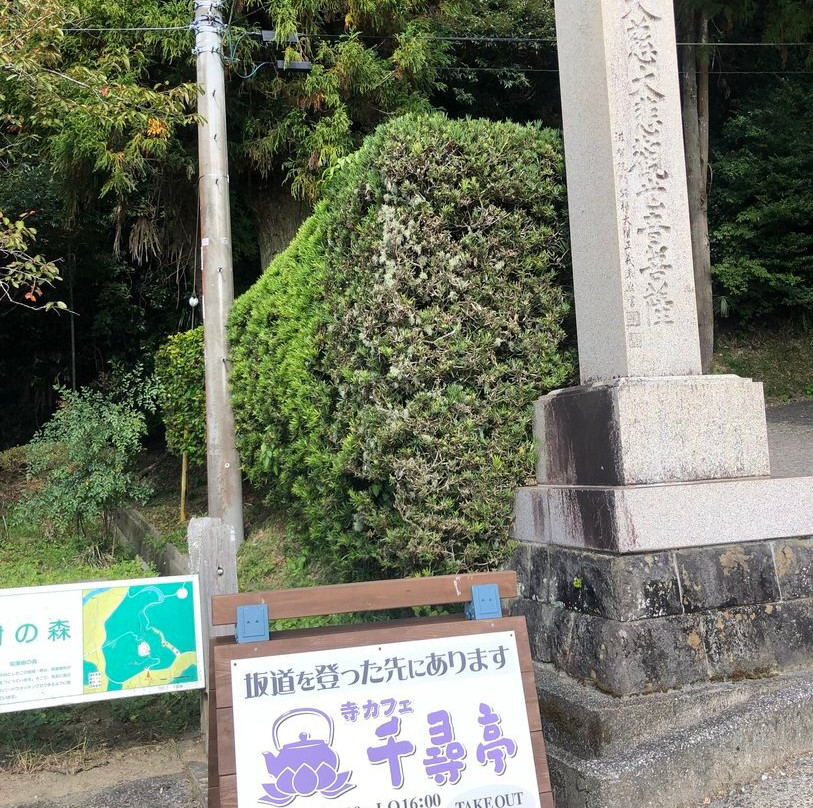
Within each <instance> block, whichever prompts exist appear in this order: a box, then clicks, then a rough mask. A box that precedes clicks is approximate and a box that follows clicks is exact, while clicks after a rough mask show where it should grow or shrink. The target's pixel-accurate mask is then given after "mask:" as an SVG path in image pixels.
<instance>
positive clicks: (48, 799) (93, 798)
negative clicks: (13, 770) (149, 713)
mask: <svg viewBox="0 0 813 808" xmlns="http://www.w3.org/2000/svg"><path fill="white" fill-rule="evenodd" d="M205 760H206V755H205V752H204V750H203V744H202V743H201V741H200V740H199V739H192V740H185V741H180V742H174V741H171V742H166V743H160V744H154V745H149V746H136V747H129V748H122V749H119V750H109V751H108V752H106V753H105V755H104V757H101V756H99V757H98V759H93V760H91V761H89V763H88V764H86V765H87V768H84V769H83V770H82V771H79V772H76V773H69V772H62V771H37V772H30V773H23V774H12V775H9V774H4V775H2V779H0V808H35V806H36V808H198V806H199V801H198V792H197V790H196V789H195V787H194V785H193V780H192V778H191V777H190V775H189V767H190V766H192V767H193V768H194V767H195V764H198V766H197V768H200V767H203V771H205ZM57 767H58V764H57V765H55V766H54V768H57Z"/></svg>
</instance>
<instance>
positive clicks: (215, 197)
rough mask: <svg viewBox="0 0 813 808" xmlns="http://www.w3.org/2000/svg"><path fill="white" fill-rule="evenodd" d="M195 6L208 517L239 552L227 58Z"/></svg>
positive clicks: (210, 14) (206, 3) (208, 5)
mask: <svg viewBox="0 0 813 808" xmlns="http://www.w3.org/2000/svg"><path fill="white" fill-rule="evenodd" d="M194 8H195V21H194V23H193V26H192V27H193V29H194V31H195V34H196V36H195V54H196V57H197V79H198V85H199V86H200V92H199V94H198V114H199V115H200V117H201V123H200V124H199V126H198V159H199V174H198V182H199V197H200V245H201V246H200V255H201V273H202V293H203V305H202V315H203V334H204V337H203V339H204V355H205V366H206V373H205V377H206V458H207V460H206V470H207V483H208V498H209V516H210V517H212V518H215V519H221V520H222V522H223V524H226V525H229V526H231V527H233V528H234V537H235V550H236V549H238V548H239V547H240V545H241V544H242V542H243V490H242V480H241V476H240V458H239V456H238V454H237V449H236V448H235V441H234V414H233V413H232V409H231V401H230V399H229V387H228V345H227V342H226V321H227V319H228V315H229V309H231V305H232V302H233V301H234V283H233V280H232V254H231V218H230V214H229V155H228V144H227V141H226V85H225V79H224V74H223V61H222V50H223V32H224V29H225V25H224V23H223V17H222V14H221V10H222V4H221V3H220V2H218V0H196V2H195V4H194Z"/></svg>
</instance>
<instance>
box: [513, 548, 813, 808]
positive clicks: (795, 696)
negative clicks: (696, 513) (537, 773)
mask: <svg viewBox="0 0 813 808" xmlns="http://www.w3.org/2000/svg"><path fill="white" fill-rule="evenodd" d="M511 566H512V567H514V568H515V569H516V570H517V573H518V581H519V597H518V598H517V599H516V600H514V601H513V602H512V603H511V613H512V614H523V615H525V617H526V619H527V622H528V629H529V632H528V633H529V636H530V639H531V650H532V652H533V656H534V659H535V660H536V661H537V663H538V664H537V670H536V675H537V692H538V694H539V704H540V709H541V713H542V720H543V729H544V732H545V742H546V746H547V751H548V762H549V764H550V769H551V777H552V781H553V784H554V795H555V799H556V806H557V808H632V806H635V808H690V807H691V808H696V806H697V805H701V804H702V803H703V799H704V798H705V797H706V796H712V795H714V794H716V793H717V792H718V791H719V790H720V789H729V788H732V787H734V786H736V785H739V784H741V783H743V782H747V781H749V780H751V779H753V778H754V777H755V776H756V775H758V774H759V773H760V772H762V771H766V770H767V769H770V768H771V767H773V766H775V765H777V764H778V763H779V762H781V761H782V760H783V759H784V758H786V757H789V756H794V755H800V754H802V753H804V752H807V751H809V749H810V739H811V738H813V617H811V615H813V537H810V536H808V537H803V538H795V539H781V540H776V541H761V542H752V543H748V544H728V545H715V546H708V547H695V548H686V549H681V550H674V551H668V552H657V553H639V554H634V555H616V554H610V553H602V552H596V551H591V550H579V549H574V548H568V547H559V546H555V545H541V544H529V543H524V542H523V543H521V544H520V546H519V547H518V549H517V551H516V553H515V554H514V556H513V559H512V562H511Z"/></svg>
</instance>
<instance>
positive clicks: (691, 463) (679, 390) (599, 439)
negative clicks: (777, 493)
mask: <svg viewBox="0 0 813 808" xmlns="http://www.w3.org/2000/svg"><path fill="white" fill-rule="evenodd" d="M534 437H535V440H536V443H537V446H538V452H539V465H538V467H537V481H538V482H539V483H540V484H547V485H580V486H585V485H590V486H593V485H600V486H618V485H643V484H651V483H664V482H680V481H687V480H716V479H729V478H737V477H760V476H767V475H768V474H770V464H769V460H768V436H767V427H766V423H765V404H764V396H763V392H762V384H760V383H755V382H752V381H751V380H750V379H741V378H740V377H739V376H661V377H652V378H624V379H618V380H616V381H613V382H609V383H605V384H595V385H586V386H583V387H572V388H568V389H565V390H557V391H555V392H553V393H551V394H550V395H547V396H543V397H542V398H540V399H539V400H538V401H537V402H536V405H535V410H534Z"/></svg>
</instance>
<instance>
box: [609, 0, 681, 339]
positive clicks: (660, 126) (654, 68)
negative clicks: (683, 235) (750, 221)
mask: <svg viewBox="0 0 813 808" xmlns="http://www.w3.org/2000/svg"><path fill="white" fill-rule="evenodd" d="M622 7H623V11H622V14H623V30H624V35H625V38H626V39H625V44H626V50H627V57H626V69H627V75H626V77H625V84H626V92H627V94H628V99H629V104H628V106H627V110H626V112H627V115H625V116H624V117H625V121H624V123H625V127H624V131H616V133H615V151H616V161H617V166H618V169H619V171H620V174H621V176H620V177H619V180H620V184H619V186H620V187H619V196H620V199H619V205H620V213H621V227H622V233H621V237H622V242H623V256H624V287H623V289H624V309H625V317H624V322H625V327H626V330H627V334H628V342H629V345H630V346H631V347H641V345H642V340H643V335H644V331H645V330H646V329H651V328H663V327H669V326H671V325H672V324H674V306H675V302H674V299H673V289H672V287H673V286H674V280H673V275H674V273H673V270H674V264H673V255H672V251H673V246H672V238H671V233H672V224H671V215H670V207H669V198H670V183H671V182H672V181H673V179H672V172H671V171H670V169H669V155H667V154H666V150H665V148H664V128H665V124H664V120H665V117H664V105H665V102H666V95H665V93H664V91H663V84H664V82H663V80H662V76H661V70H660V67H659V63H658V57H659V49H658V45H657V39H658V38H657V36H656V35H657V33H658V31H657V28H658V26H659V24H660V23H661V17H660V16H659V15H658V14H657V13H656V9H657V3H656V2H655V0H623V4H622Z"/></svg>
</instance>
